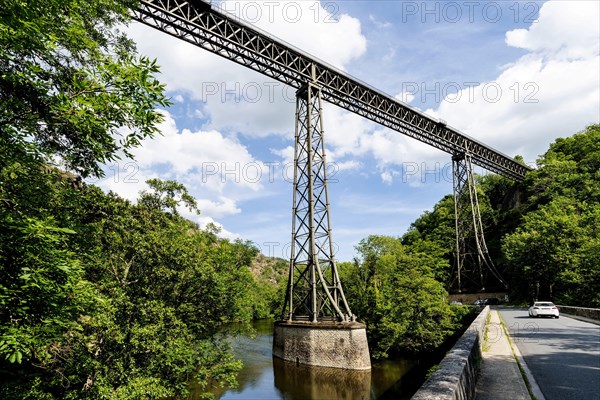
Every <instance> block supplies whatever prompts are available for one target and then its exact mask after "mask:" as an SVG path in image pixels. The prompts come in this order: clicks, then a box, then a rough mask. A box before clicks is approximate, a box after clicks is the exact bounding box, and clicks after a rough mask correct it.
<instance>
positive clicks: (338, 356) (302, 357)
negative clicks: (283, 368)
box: [273, 321, 371, 370]
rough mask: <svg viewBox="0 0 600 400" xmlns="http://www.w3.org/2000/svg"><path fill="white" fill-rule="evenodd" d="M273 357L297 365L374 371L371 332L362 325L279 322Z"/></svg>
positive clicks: (275, 333)
mask: <svg viewBox="0 0 600 400" xmlns="http://www.w3.org/2000/svg"><path fill="white" fill-rule="evenodd" d="M273 356H275V357H278V358H281V359H283V360H286V361H291V362H294V363H297V364H306V365H316V366H321V367H332V368H344V369H357V370H369V369H371V359H370V358H369V346H368V344H367V332H366V329H365V325H364V324H361V323H359V322H322V321H321V322H303V321H291V322H290V321H277V322H275V330H274V332H273Z"/></svg>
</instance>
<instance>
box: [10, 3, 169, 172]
mask: <svg viewBox="0 0 600 400" xmlns="http://www.w3.org/2000/svg"><path fill="white" fill-rule="evenodd" d="M133 4H135V2H134V1H117V0H92V1H83V0H48V1H46V0H44V1H41V0H28V1H2V3H1V8H2V13H0V141H1V142H2V150H3V152H4V156H5V157H6V156H8V157H10V158H14V157H16V156H18V155H19V154H23V153H27V152H29V153H31V152H33V153H36V154H41V155H44V156H45V157H52V158H56V157H59V158H60V159H61V160H62V161H63V162H64V164H65V165H66V167H68V168H69V169H72V170H73V171H75V172H77V173H78V174H80V175H82V176H84V177H85V176H88V175H100V174H101V170H100V167H99V163H102V162H108V161H111V160H114V159H115V158H118V152H119V151H123V152H124V153H125V154H129V150H130V149H131V148H132V147H135V146H137V145H139V144H140V142H141V140H142V139H144V138H146V137H151V136H153V135H154V134H156V133H157V132H158V131H157V128H156V123H157V122H159V121H160V120H161V119H162V115H161V114H160V113H159V112H158V111H157V110H156V109H155V107H156V106H166V105H167V104H168V101H167V99H166V98H165V97H164V94H163V86H162V85H161V84H160V83H159V82H158V81H157V80H156V78H154V75H155V74H156V73H157V72H158V67H157V65H156V63H155V62H154V61H151V60H148V59H146V58H144V57H138V56H137V55H136V53H135V48H134V46H133V43H132V42H131V41H130V40H128V39H127V37H126V36H125V35H124V34H123V33H122V32H120V31H118V30H117V29H116V27H117V26H118V25H119V24H123V23H126V22H127V20H128V19H129V18H128V7H129V6H132V5H133ZM6 161H7V160H4V162H6Z"/></svg>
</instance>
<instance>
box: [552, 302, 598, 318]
mask: <svg viewBox="0 0 600 400" xmlns="http://www.w3.org/2000/svg"><path fill="white" fill-rule="evenodd" d="M556 307H558V311H560V312H561V313H564V314H570V315H576V316H578V317H585V318H590V319H594V320H596V321H600V308H586V307H571V306H560V305H558V304H557V305H556Z"/></svg>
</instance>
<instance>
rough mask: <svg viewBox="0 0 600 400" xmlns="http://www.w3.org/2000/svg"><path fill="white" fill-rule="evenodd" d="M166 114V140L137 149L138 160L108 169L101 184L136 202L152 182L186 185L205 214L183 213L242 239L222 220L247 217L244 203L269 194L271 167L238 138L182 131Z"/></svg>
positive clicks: (163, 127) (163, 128)
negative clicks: (243, 213)
mask: <svg viewBox="0 0 600 400" xmlns="http://www.w3.org/2000/svg"><path fill="white" fill-rule="evenodd" d="M163 112H164V115H165V120H164V121H163V122H162V123H161V124H160V125H159V129H160V131H161V132H162V136H158V137H156V138H154V139H146V140H144V141H143V143H142V145H141V146H140V147H138V148H136V149H135V150H134V151H133V154H134V157H135V161H132V160H124V161H122V162H119V163H115V164H112V165H107V166H106V168H105V174H106V175H105V177H104V178H103V179H101V180H100V181H98V182H96V184H97V185H98V186H100V187H102V188H103V189H105V190H107V191H108V190H112V191H114V192H116V193H118V194H119V195H120V196H122V197H124V198H127V199H129V200H131V201H135V199H137V198H138V197H139V192H140V191H142V190H147V189H148V185H147V184H146V183H145V182H146V180H148V179H151V178H157V177H158V178H160V179H175V180H177V181H179V182H181V183H183V184H185V185H186V187H187V188H188V190H189V191H190V193H191V194H192V195H193V196H194V197H195V198H196V199H197V201H198V208H199V209H200V210H201V215H200V216H198V215H195V214H193V213H191V212H189V211H188V210H186V209H185V208H183V207H182V208H181V209H180V210H179V211H180V212H181V213H182V215H184V216H185V217H187V218H189V219H190V220H193V221H195V222H198V223H199V224H200V225H201V226H206V224H208V223H215V224H216V225H217V226H219V227H221V228H222V232H221V234H222V236H223V237H227V238H235V237H237V235H236V234H234V233H232V232H229V231H227V230H226V229H224V228H223V227H222V226H221V225H220V224H219V223H218V222H217V221H216V219H218V218H222V217H226V216H230V215H235V214H239V213H241V211H242V210H241V207H240V206H239V205H238V202H239V201H243V200H245V199H252V198H257V197H261V196H264V195H266V191H265V190H264V185H263V183H262V182H264V180H265V179H266V178H267V177H268V170H267V166H266V165H265V164H264V163H262V162H261V161H260V160H258V159H256V158H254V157H253V156H252V155H251V154H250V152H249V151H248V149H247V148H246V147H245V146H244V145H242V144H241V143H240V142H239V141H238V140H237V139H235V138H234V137H227V136H224V135H223V134H221V133H220V132H218V131H214V130H210V131H203V130H199V131H194V132H192V131H190V130H188V129H183V130H179V129H178V128H177V125H176V123H175V120H174V119H173V117H172V116H171V114H170V113H168V112H166V111H163Z"/></svg>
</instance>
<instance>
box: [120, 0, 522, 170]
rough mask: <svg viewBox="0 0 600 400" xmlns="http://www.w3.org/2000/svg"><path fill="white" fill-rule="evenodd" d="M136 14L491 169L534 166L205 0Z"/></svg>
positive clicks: (143, 6) (147, 6) (167, 0)
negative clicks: (311, 87) (313, 86)
mask: <svg viewBox="0 0 600 400" xmlns="http://www.w3.org/2000/svg"><path fill="white" fill-rule="evenodd" d="M132 14H133V18H134V19H136V20H138V21H140V22H142V23H144V24H146V25H149V26H152V27H154V28H156V29H159V30H160V31H163V32H166V33H168V34H170V35H173V36H175V37H177V38H179V39H182V40H185V41H187V42H190V43H192V44H194V45H196V46H198V47H201V48H204V49H206V50H208V51H210V52H212V53H215V54H218V55H220V56H222V57H225V58H227V59H229V60H231V61H234V62H236V63H238V64H241V65H244V66H246V67H248V68H250V69H253V70H255V71H258V72H260V73H262V74H264V75H267V76H269V77H271V78H273V79H275V80H278V81H280V82H283V83H285V84H287V85H290V86H292V87H295V88H301V87H302V86H303V85H304V84H306V82H312V83H314V84H316V85H318V86H319V87H320V88H321V93H322V98H323V99H324V100H326V101H328V102H330V103H333V104H336V105H338V106H339V107H341V108H344V109H346V110H349V111H351V112H354V113H356V114H358V115H361V116H363V117H365V118H368V119H370V120H372V121H374V122H377V123H379V124H381V125H383V126H386V127H388V128H390V129H392V130H395V131H397V132H400V133H402V134H404V135H407V136H409V137H412V138H414V139H417V140H419V141H421V142H424V143H427V144H429V145H431V146H433V147H435V148H437V149H440V150H442V151H445V152H447V153H449V154H452V155H458V154H464V153H468V154H470V156H471V162H472V163H473V164H476V165H479V166H481V167H483V168H485V169H487V170H489V171H491V172H495V173H498V174H500V175H503V176H506V177H509V178H512V179H515V180H522V179H523V178H524V176H525V174H526V172H527V171H528V170H529V167H527V166H525V165H522V164H520V163H518V162H516V161H515V160H513V159H512V158H511V157H509V156H507V155H505V154H503V153H501V152H499V151H497V150H495V149H493V148H491V147H489V146H487V145H485V144H483V143H481V142H479V141H477V140H475V139H473V138H471V137H469V136H467V135H465V134H464V133H461V132H459V131H458V130H457V129H454V128H452V127H450V126H448V125H446V123H445V122H443V121H439V120H436V119H434V118H432V117H429V116H427V115H425V114H423V113H421V112H419V111H418V110H415V109H414V108H412V107H410V106H408V105H407V104H404V103H402V102H401V101H399V100H397V99H395V98H393V97H391V96H389V95H387V94H385V93H383V92H381V91H379V90H377V89H374V88H373V87H370V86H369V85H367V84H365V83H363V82H361V81H359V80H358V79H356V78H353V77H351V76H349V75H348V74H346V73H344V72H342V71H339V70H337V69H336V68H334V67H332V66H330V65H327V64H326V63H324V62H322V61H320V60H318V59H316V58H314V57H312V56H310V55H308V54H306V53H304V52H302V51H301V50H298V49H297V48H294V47H293V46H291V45H289V44H286V43H284V42H283V41H281V40H279V39H276V38H274V37H273V36H271V35H269V34H267V33H265V32H263V31H261V30H259V29H258V28H256V27H254V26H251V25H249V24H247V23H244V22H242V21H239V20H238V19H237V18H235V17H233V16H231V15H227V14H224V13H222V12H219V11H218V10H215V9H213V8H211V6H210V4H208V3H206V2H204V1H202V0H193V1H192V0H141V1H140V2H139V4H138V7H137V8H136V9H134V10H132Z"/></svg>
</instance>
